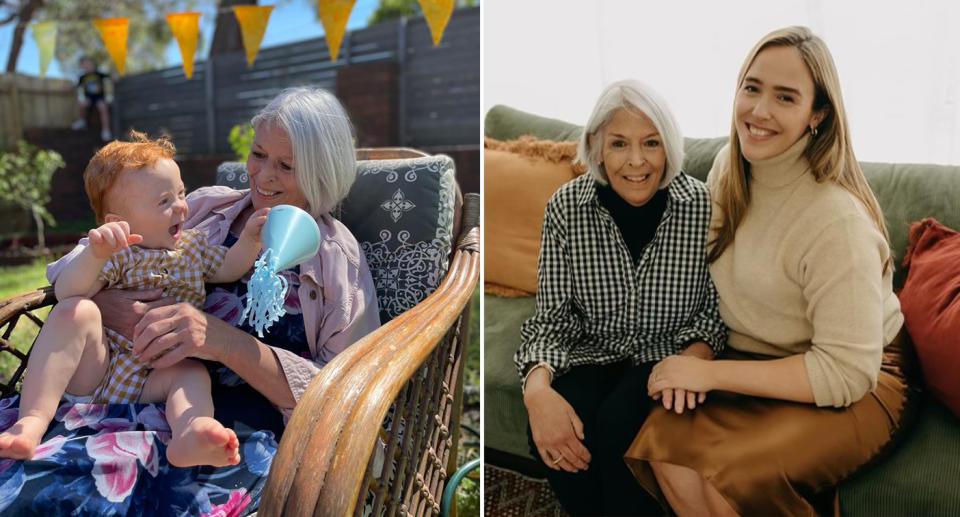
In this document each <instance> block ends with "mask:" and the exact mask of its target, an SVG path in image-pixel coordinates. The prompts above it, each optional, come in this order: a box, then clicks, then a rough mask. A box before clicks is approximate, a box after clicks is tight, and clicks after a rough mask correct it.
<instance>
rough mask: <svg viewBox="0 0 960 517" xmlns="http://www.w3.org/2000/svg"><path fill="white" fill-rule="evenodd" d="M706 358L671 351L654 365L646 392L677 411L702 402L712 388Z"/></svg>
mask: <svg viewBox="0 0 960 517" xmlns="http://www.w3.org/2000/svg"><path fill="white" fill-rule="evenodd" d="M711 373H712V371H711V369H710V361H709V360H708V359H702V358H700V357H697V356H694V355H671V356H668V357H665V358H664V359H663V360H662V361H660V362H659V363H657V364H656V365H654V367H653V370H651V372H650V377H649V378H648V379H647V393H648V394H649V395H650V396H651V397H653V399H654V400H660V401H662V402H663V407H664V408H665V409H667V410H668V411H669V410H671V409H673V410H674V411H676V412H677V414H680V413H683V410H684V409H685V408H686V409H694V408H696V407H697V404H702V403H703V401H704V400H705V399H706V396H707V392H708V391H710V390H711V389H713V381H712V377H711Z"/></svg>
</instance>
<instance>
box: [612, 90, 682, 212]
mask: <svg viewBox="0 0 960 517" xmlns="http://www.w3.org/2000/svg"><path fill="white" fill-rule="evenodd" d="M599 133H600V134H599V137H600V144H601V145H602V146H603V147H602V148H601V151H600V156H601V161H602V164H603V167H604V170H606V173H607V180H608V181H609V182H610V187H612V188H613V190H614V191H615V192H616V193H617V194H618V195H619V196H620V197H621V198H623V200H624V201H626V202H627V203H630V204H631V205H633V206H641V205H643V204H644V203H646V202H647V201H649V200H650V198H652V197H653V195H654V194H655V193H656V192H657V189H658V188H660V180H661V179H662V178H663V171H664V164H665V163H666V161H667V155H666V152H665V151H664V148H663V141H662V139H661V138H660V133H659V132H658V131H657V128H656V126H654V125H653V122H652V121H651V120H650V118H649V117H647V116H646V115H644V114H643V113H641V112H639V111H635V110H632V109H626V108H620V109H618V110H616V111H614V112H613V115H612V116H611V117H610V120H609V121H607V123H606V124H605V125H603V126H602V127H601V128H600V132H599Z"/></svg>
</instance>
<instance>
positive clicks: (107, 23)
mask: <svg viewBox="0 0 960 517" xmlns="http://www.w3.org/2000/svg"><path fill="white" fill-rule="evenodd" d="M93 24H94V25H95V26H96V27H97V30H98V31H100V37H101V38H102V39H103V44H104V45H105V46H106V47H107V52H109V53H110V58H111V59H113V64H114V65H115V66H116V67H117V71H119V72H120V73H121V74H122V73H123V71H124V70H125V69H126V64H127V28H128V27H129V25H130V19H129V18H126V17H123V18H97V19H95V20H93Z"/></svg>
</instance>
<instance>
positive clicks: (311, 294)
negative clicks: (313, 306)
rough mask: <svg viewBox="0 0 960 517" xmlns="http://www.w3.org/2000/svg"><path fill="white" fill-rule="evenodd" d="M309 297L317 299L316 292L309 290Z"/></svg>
mask: <svg viewBox="0 0 960 517" xmlns="http://www.w3.org/2000/svg"><path fill="white" fill-rule="evenodd" d="M310 299H311V300H316V299H317V292H316V291H310Z"/></svg>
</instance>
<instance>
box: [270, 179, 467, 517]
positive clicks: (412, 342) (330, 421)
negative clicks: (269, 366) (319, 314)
mask: <svg viewBox="0 0 960 517" xmlns="http://www.w3.org/2000/svg"><path fill="white" fill-rule="evenodd" d="M465 197H466V199H465V202H464V218H463V220H464V230H463V231H462V232H461V234H460V235H461V238H460V240H459V241H458V245H457V250H456V252H455V255H454V258H453V260H452V264H451V267H450V270H449V272H448V273H447V276H446V278H445V279H444V281H443V283H442V284H441V285H440V287H439V288H438V289H437V290H436V291H435V292H434V293H432V294H431V295H430V296H428V297H427V298H426V299H425V300H423V301H422V302H421V303H420V304H418V305H417V306H415V307H414V308H412V309H410V310H408V311H406V312H404V313H403V314H401V315H399V316H398V317H396V318H395V319H393V320H392V321H390V322H389V323H387V324H385V325H383V326H381V327H380V328H379V329H377V330H375V331H374V332H372V333H371V334H370V335H368V336H366V337H365V338H364V339H362V340H360V341H358V342H357V343H355V344H353V345H351V346H350V347H348V348H347V349H346V350H345V351H344V352H342V353H340V354H339V355H338V356H337V357H336V358H334V360H333V361H331V362H330V363H328V364H327V366H326V367H324V368H323V369H322V370H321V371H320V373H318V374H317V376H316V377H314V379H313V380H312V381H311V383H310V385H309V386H308V387H307V390H306V392H305V393H304V395H303V396H302V397H301V398H300V400H299V402H298V403H297V407H296V409H295V410H294V412H293V415H292V417H291V419H290V422H289V424H288V426H287V428H286V430H285V432H284V436H283V440H282V441H281V442H280V447H279V449H278V451H277V454H276V456H275V457H274V460H273V465H272V467H271V469H270V477H269V479H268V480H267V484H266V487H265V488H264V491H263V495H262V499H261V504H260V510H259V514H260V515H262V516H274V515H295V516H297V515H331V516H343V515H352V514H353V513H354V511H355V509H356V505H357V501H358V498H359V496H360V495H361V492H360V491H361V490H365V487H364V486H363V480H364V475H365V472H366V471H367V465H368V462H369V461H370V458H371V455H372V454H373V453H374V447H375V444H376V441H377V436H378V433H379V431H380V429H381V424H382V422H383V420H384V418H385V416H386V414H387V411H388V409H389V408H390V406H391V404H392V403H393V402H394V400H395V399H396V398H397V395H398V394H399V393H400V391H401V389H402V388H403V387H404V385H405V384H406V383H407V382H408V381H409V380H410V379H411V377H412V376H413V375H414V374H415V372H417V371H418V368H420V366H421V364H422V363H424V361H425V360H426V359H427V357H428V355H429V354H430V353H431V352H432V351H433V350H434V348H435V347H436V346H437V345H438V343H440V342H441V341H442V340H443V339H444V337H445V336H446V335H447V334H448V332H449V331H450V329H451V328H452V327H453V326H454V325H455V324H456V322H457V320H458V318H459V316H460V315H461V313H462V312H463V311H464V308H465V307H467V306H468V303H469V300H470V296H471V294H472V292H473V289H474V286H475V285H476V284H477V281H478V279H479V272H480V256H479V228H478V227H477V223H478V220H479V196H476V195H472V194H471V195H467V196H465ZM448 388H449V389H450V391H451V392H452V390H453V389H454V388H453V387H448ZM448 396H449V397H451V398H452V397H453V395H452V394H450V395H448ZM408 432H409V431H408ZM416 461H418V462H419V461H420V458H418V459H416ZM441 490H442V486H441ZM404 513H405V512H404Z"/></svg>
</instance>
